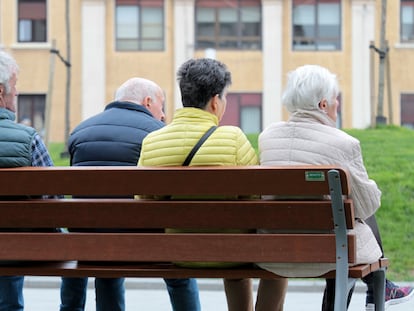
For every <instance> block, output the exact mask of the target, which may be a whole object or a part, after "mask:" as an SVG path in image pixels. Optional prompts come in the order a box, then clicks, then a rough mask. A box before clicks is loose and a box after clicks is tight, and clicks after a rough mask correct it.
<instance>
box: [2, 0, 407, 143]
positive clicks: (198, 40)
mask: <svg viewBox="0 0 414 311" xmlns="http://www.w3.org/2000/svg"><path fill="white" fill-rule="evenodd" d="M382 2H383V1H382V0H226V1H223V0H1V2H0V49H4V50H5V51H7V52H10V53H11V54H12V55H13V56H14V57H15V58H16V59H17V61H18V63H19V65H20V74H19V80H18V85H17V87H18V91H19V96H18V121H19V122H27V123H29V124H31V125H32V126H34V127H35V128H36V129H37V130H39V131H40V132H41V133H45V137H46V139H47V141H52V142H62V141H64V140H65V139H66V135H67V133H68V131H70V130H71V129H73V128H74V127H75V126H76V125H77V124H78V123H79V122H81V121H82V120H84V119H85V118H87V117H90V116H92V115H94V114H96V113H98V112H100V111H102V110H103V109H104V107H105V105H106V104H107V103H109V102H110V101H111V100H112V98H113V94H114V92H115V90H116V88H117V87H118V86H119V85H120V84H121V83H122V82H124V81H125V80H127V79H129V78H130V77H133V76H141V77H145V78H148V79H152V80H154V81H156V82H157V83H158V84H159V85H160V86H161V87H162V88H163V89H164V90H165V93H166V99H167V100H166V107H165V110H166V114H167V122H168V121H169V120H170V119H171V117H172V115H173V113H174V111H175V110H176V109H177V108H179V107H180V106H181V104H180V94H179V90H178V87H177V83H176V75H175V73H176V70H177V68H178V67H179V66H180V65H181V64H182V63H183V62H184V61H186V60H187V59H189V58H192V57H213V58H216V59H218V60H220V61H222V62H224V63H225V64H227V65H228V67H229V69H230V70H231V72H232V76H233V84H232V86H231V88H230V91H229V92H230V93H229V95H228V106H227V112H226V115H225V118H224V119H223V124H233V125H238V126H240V127H241V128H242V129H243V130H244V131H245V132H246V133H256V132H260V131H261V130H262V129H263V128H265V127H266V126H268V125H269V124H270V123H271V122H274V121H279V120H285V119H286V118H287V113H286V111H285V110H284V109H283V107H282V104H281V102H280V98H281V93H282V90H283V86H284V83H285V80H286V74H287V73H288V72H289V71H290V70H292V69H294V68H295V67H297V66H300V65H303V64H320V65H323V66H325V67H328V68H329V69H330V70H331V71H332V72H334V73H336V74H337V75H338V78H339V81H340V85H341V94H340V101H341V105H340V108H339V120H338V127H342V128H366V127H369V126H371V125H372V124H375V121H376V118H377V117H378V116H383V117H384V118H385V120H386V122H387V123H392V124H396V125H405V126H409V127H413V126H414V77H412V76H411V74H410V68H413V65H414V53H413V51H414V1H413V0H396V1H388V4H387V6H386V7H385V8H384V7H383V6H382ZM383 13H386V14H385V17H386V18H385V19H383V16H384V14H383ZM383 21H386V23H385V25H386V26H385V28H382V27H381V25H382V22H383ZM382 29H385V32H384V33H385V39H386V40H387V43H388V49H387V51H388V53H386V55H387V57H385V58H383V60H384V61H382V60H381V61H380V59H381V57H380V56H383V55H384V54H383V53H382V50H381V30H382ZM380 76H384V80H382V79H380V78H379V77H380ZM381 90H384V92H382V91H381ZM381 98H382V99H383V100H381V101H382V105H380V108H378V101H379V99H381ZM381 101H380V102H381Z"/></svg>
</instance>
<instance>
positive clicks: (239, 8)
mask: <svg viewBox="0 0 414 311" xmlns="http://www.w3.org/2000/svg"><path fill="white" fill-rule="evenodd" d="M195 7H196V9H195V10H196V11H195V20H196V25H195V33H196V34H195V36H196V39H195V41H196V42H195V44H196V48H197V49H207V48H215V49H246V50H260V49H261V44H262V42H261V40H262V38H261V36H262V30H261V28H262V24H261V20H262V13H261V1H260V0H227V1H222V0H196V4H195Z"/></svg>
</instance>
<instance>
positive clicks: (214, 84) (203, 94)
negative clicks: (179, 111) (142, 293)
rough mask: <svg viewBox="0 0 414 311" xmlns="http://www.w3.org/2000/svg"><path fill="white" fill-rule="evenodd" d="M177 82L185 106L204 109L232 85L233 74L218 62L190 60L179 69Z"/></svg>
mask: <svg viewBox="0 0 414 311" xmlns="http://www.w3.org/2000/svg"><path fill="white" fill-rule="evenodd" d="M177 80H178V83H179V86H180V90H181V100H182V103H183V106H184V107H194V108H200V109H204V108H205V107H206V105H207V103H208V102H209V101H210V99H211V98H212V97H214V96H216V95H217V94H218V95H219V96H220V97H221V96H222V95H223V91H224V89H225V88H226V87H228V86H229V85H230V84H231V73H230V71H228V69H227V67H226V65H224V64H223V63H221V62H219V61H217V60H214V59H210V58H199V59H190V60H188V61H186V62H185V63H184V64H182V65H181V67H180V68H179V69H178V72H177Z"/></svg>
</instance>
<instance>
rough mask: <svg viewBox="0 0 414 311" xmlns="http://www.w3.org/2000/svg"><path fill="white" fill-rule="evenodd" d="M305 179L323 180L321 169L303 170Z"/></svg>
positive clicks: (323, 175)
mask: <svg viewBox="0 0 414 311" xmlns="http://www.w3.org/2000/svg"><path fill="white" fill-rule="evenodd" d="M305 180H306V181H325V174H324V172H321V171H309V172H305Z"/></svg>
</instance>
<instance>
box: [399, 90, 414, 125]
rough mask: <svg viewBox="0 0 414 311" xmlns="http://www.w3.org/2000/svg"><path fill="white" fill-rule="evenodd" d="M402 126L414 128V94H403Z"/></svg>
mask: <svg viewBox="0 0 414 311" xmlns="http://www.w3.org/2000/svg"><path fill="white" fill-rule="evenodd" d="M401 126H405V127H408V128H410V129H414V94H401Z"/></svg>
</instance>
